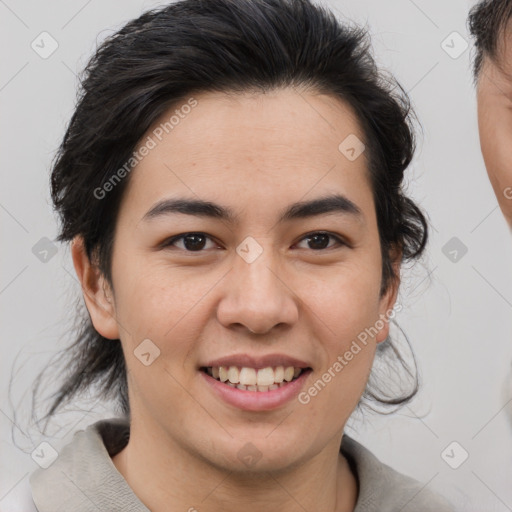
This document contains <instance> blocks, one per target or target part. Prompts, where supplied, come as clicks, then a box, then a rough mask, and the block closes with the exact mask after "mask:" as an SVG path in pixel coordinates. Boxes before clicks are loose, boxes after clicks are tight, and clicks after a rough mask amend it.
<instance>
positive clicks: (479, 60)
mask: <svg viewBox="0 0 512 512" xmlns="http://www.w3.org/2000/svg"><path fill="white" fill-rule="evenodd" d="M511 15H512V0H482V1H480V2H479V3H478V4H476V5H474V6H473V7H472V8H471V10H470V11H469V16H468V25H469V32H470V34H471V35H472V36H473V37H474V39H475V48H476V53H475V57H474V60H473V78H474V79H475V80H477V79H478V76H479V75H480V72H481V70H482V65H483V61H484V59H485V58H490V59H491V60H492V61H493V62H494V63H495V64H496V65H497V66H498V68H500V69H501V68H502V65H501V64H502V61H501V59H500V49H501V46H500V44H499V43H500V41H502V40H503V38H504V37H505V35H506V30H507V27H508V24H509V21H510V17H511Z"/></svg>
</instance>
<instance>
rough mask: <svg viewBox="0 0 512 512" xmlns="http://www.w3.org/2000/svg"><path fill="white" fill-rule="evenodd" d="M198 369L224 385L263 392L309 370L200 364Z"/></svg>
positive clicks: (306, 368)
mask: <svg viewBox="0 0 512 512" xmlns="http://www.w3.org/2000/svg"><path fill="white" fill-rule="evenodd" d="M200 371H202V372H203V373H205V374H207V375H209V376H210V377H211V378H213V379H215V380H216V381H218V382H220V383H222V384H225V385H226V386H229V387H232V388H237V389H239V390H241V391H248V392H259V393H265V392H267V393H268V392H270V391H275V390H278V389H280V388H283V387H286V386H287V385H289V384H290V383H292V382H293V381H295V380H297V379H299V378H300V377H301V376H302V375H303V374H305V373H309V372H310V371H311V368H310V367H305V368H301V367H296V366H275V367H272V366H267V367H265V368H252V367H248V366H242V367H240V366H202V367H200Z"/></svg>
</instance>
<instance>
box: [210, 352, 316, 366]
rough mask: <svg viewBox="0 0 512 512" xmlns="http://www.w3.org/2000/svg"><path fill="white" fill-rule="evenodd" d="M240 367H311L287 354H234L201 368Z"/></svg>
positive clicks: (211, 361) (212, 361)
mask: <svg viewBox="0 0 512 512" xmlns="http://www.w3.org/2000/svg"><path fill="white" fill-rule="evenodd" d="M218 366H238V367H240V368H241V367H244V366H245V367H247V368H255V369H261V368H267V367H269V366H270V367H273V368H275V367H276V366H284V367H287V366H293V367H295V368H310V365H309V364H308V363H306V362H304V361H301V360H300V359H297V358H295V357H291V356H287V355H286V354H267V355H264V356H251V355H249V354H233V355H230V356H224V357H220V358H218V359H213V360H210V361H207V362H206V363H205V364H202V365H201V367H202V368H203V367H218Z"/></svg>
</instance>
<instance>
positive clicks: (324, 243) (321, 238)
mask: <svg viewBox="0 0 512 512" xmlns="http://www.w3.org/2000/svg"><path fill="white" fill-rule="evenodd" d="M329 239H332V240H334V241H335V242H337V244H338V245H341V246H348V244H347V243H346V242H345V241H344V240H342V239H341V238H340V237H339V236H337V235H334V234H332V233H328V232H325V231H316V232H314V233H310V234H308V235H306V236H305V237H303V238H302V240H307V241H308V243H309V245H310V246H309V247H307V248H309V249H312V250H314V251H320V250H323V249H331V248H333V245H329ZM208 240H210V241H212V242H213V240H212V239H211V238H210V237H209V236H208V235H206V234H205V233H198V232H193V233H183V234H181V235H176V236H173V237H172V238H169V239H168V240H166V241H165V242H163V243H162V244H161V247H162V248H167V247H176V248H177V249H182V250H185V251H187V252H202V251H203V250H204V249H207V248H208V247H206V245H207V241H208ZM177 242H180V243H182V245H181V247H180V246H178V245H177ZM214 245H215V244H214ZM311 245H312V246H311ZM210 248H211V247H210Z"/></svg>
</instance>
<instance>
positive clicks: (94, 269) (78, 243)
mask: <svg viewBox="0 0 512 512" xmlns="http://www.w3.org/2000/svg"><path fill="white" fill-rule="evenodd" d="M71 255H72V258H73V265H74V267H75V271H76V274H77V277H78V280H79V281H80V284H81V286H82V292H83V294H84V300H85V304H86V306H87V310H88V311H89V315H90V316H91V320H92V323H93V325H94V328H95V329H96V330H97V331H98V332H99V333H100V334H101V335H102V336H103V337H105V338H108V339H112V340H114V339H119V329H118V326H117V320H116V311H115V303H114V298H113V294H112V290H111V287H110V285H109V283H108V282H107V280H106V279H105V277H104V276H103V274H102V273H101V272H100V269H99V268H98V266H97V265H96V264H93V263H92V262H91V261H90V260H89V257H88V256H87V252H86V250H85V247H84V244H83V239H82V237H80V236H77V237H75V238H74V239H73V241H72V242H71Z"/></svg>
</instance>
